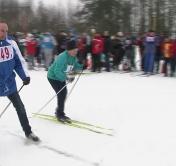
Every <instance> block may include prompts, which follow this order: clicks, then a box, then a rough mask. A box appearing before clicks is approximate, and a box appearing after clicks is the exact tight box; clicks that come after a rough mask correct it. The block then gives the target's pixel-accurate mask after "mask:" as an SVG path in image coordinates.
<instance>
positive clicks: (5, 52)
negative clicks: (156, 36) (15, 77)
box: [0, 46, 13, 62]
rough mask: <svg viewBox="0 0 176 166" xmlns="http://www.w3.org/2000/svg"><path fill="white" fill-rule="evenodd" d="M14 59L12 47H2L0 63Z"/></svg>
mask: <svg viewBox="0 0 176 166" xmlns="http://www.w3.org/2000/svg"><path fill="white" fill-rule="evenodd" d="M10 59H13V50H12V47H11V46H4V47H0V62H5V61H8V60H10Z"/></svg>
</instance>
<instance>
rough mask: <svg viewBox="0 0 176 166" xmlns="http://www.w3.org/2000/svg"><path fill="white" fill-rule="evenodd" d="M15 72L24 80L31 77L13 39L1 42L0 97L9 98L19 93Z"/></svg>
mask: <svg viewBox="0 0 176 166" xmlns="http://www.w3.org/2000/svg"><path fill="white" fill-rule="evenodd" d="M15 72H16V73H17V74H18V75H19V77H20V78H21V79H22V80H25V79H26V77H29V75H28V73H27V67H26V62H25V60H24V58H23V56H22V55H21V52H20V50H19V48H18V46H17V43H16V42H15V41H14V40H11V39H5V40H0V96H8V95H10V94H12V93H14V92H16V91H17V87H16V81H15V76H16V74H15Z"/></svg>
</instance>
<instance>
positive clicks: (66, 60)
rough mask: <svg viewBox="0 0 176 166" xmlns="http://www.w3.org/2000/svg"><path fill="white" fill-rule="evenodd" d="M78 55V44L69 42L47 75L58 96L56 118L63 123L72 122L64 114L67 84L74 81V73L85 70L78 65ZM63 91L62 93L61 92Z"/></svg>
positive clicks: (72, 41)
mask: <svg viewBox="0 0 176 166" xmlns="http://www.w3.org/2000/svg"><path fill="white" fill-rule="evenodd" d="M76 55H77V46H76V42H75V41H74V40H71V41H68V43H67V49H66V50H65V51H64V52H62V53H61V54H59V55H58V56H57V58H56V59H55V61H54V62H53V64H52V65H51V66H50V67H49V70H48V74H47V77H48V81H49V83H50V84H51V86H52V88H53V89H54V91H55V92H56V94H57V109H56V117H57V119H58V120H59V121H61V122H65V121H66V122H69V121H70V118H69V117H67V116H66V115H65V113H64V105H65V99H66V95H67V87H66V82H72V81H73V80H74V75H72V73H73V72H74V71H77V70H82V69H83V65H82V64H79V63H78V59H77V58H76ZM62 88H63V89H62ZM61 89H62V91H60V90H61ZM59 91H60V92H59ZM58 92H59V93H58Z"/></svg>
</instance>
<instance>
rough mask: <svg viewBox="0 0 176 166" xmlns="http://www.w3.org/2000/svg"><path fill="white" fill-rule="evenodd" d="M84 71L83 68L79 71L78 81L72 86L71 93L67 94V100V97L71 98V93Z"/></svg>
mask: <svg viewBox="0 0 176 166" xmlns="http://www.w3.org/2000/svg"><path fill="white" fill-rule="evenodd" d="M82 73H83V70H82V71H81V72H80V73H79V76H78V77H77V79H76V82H75V83H74V85H73V86H72V88H71V90H70V92H69V94H68V95H67V98H66V100H67V99H68V98H69V96H70V95H71V93H72V91H73V89H74V87H75V85H76V84H77V82H78V80H79V79H80V77H81V74H82Z"/></svg>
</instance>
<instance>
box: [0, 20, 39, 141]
mask: <svg viewBox="0 0 176 166" xmlns="http://www.w3.org/2000/svg"><path fill="white" fill-rule="evenodd" d="M7 33H8V25H7V23H5V22H2V21H0V96H7V97H8V98H9V100H10V101H11V102H12V104H13V106H14V107H15V109H16V112H17V115H18V118H19V121H20V124H21V126H22V128H23V131H24V133H25V136H26V137H27V138H29V139H31V140H33V141H35V142H37V141H39V138H38V137H37V136H36V135H35V134H34V133H33V132H32V131H31V126H30V125H29V121H28V118H27V115H26V110H25V107H24V104H23V102H22V100H21V98H20V96H19V94H18V91H17V86H16V81H15V72H16V73H17V74H18V75H19V77H20V78H21V79H22V81H23V85H28V84H29V83H30V77H29V75H28V73H27V70H26V69H27V68H26V63H25V60H24V58H23V57H22V55H21V52H20V50H19V48H18V46H17V44H16V42H15V41H14V40H12V39H9V38H8V35H7Z"/></svg>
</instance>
